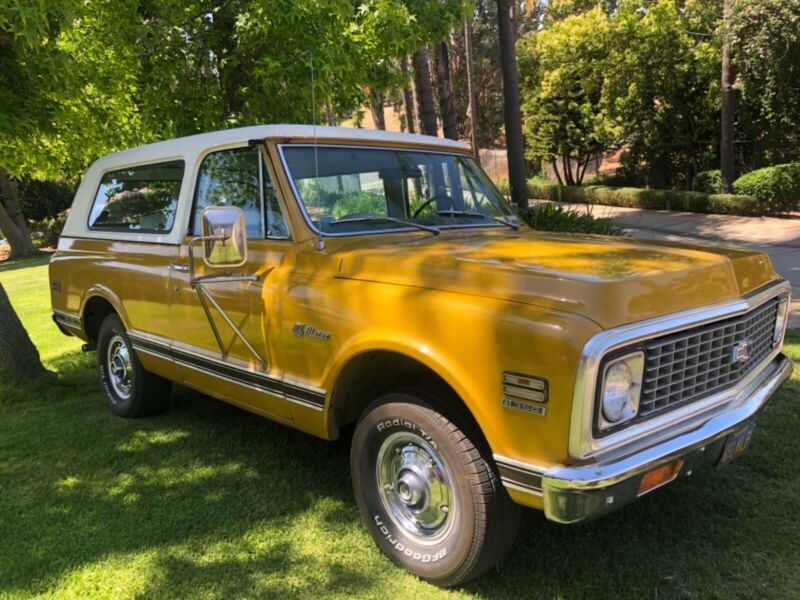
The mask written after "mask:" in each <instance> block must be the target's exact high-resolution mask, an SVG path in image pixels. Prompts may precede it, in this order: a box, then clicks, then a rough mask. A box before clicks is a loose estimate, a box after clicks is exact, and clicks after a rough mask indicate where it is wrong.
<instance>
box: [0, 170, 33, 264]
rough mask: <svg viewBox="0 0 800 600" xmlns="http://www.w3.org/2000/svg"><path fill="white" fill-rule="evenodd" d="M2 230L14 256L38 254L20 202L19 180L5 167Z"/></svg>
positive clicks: (0, 188) (0, 185) (0, 192)
mask: <svg viewBox="0 0 800 600" xmlns="http://www.w3.org/2000/svg"><path fill="white" fill-rule="evenodd" d="M0 231H2V232H3V235H5V237H6V239H7V240H8V244H9V246H11V256H12V257H15V258H16V257H20V256H34V255H36V254H38V250H36V246H34V245H33V242H32V241H31V234H30V232H29V231H28V225H27V223H26V222H25V215H23V214H22V208H21V207H20V204H19V195H18V193H17V182H16V181H14V180H13V179H11V177H10V176H9V174H8V172H7V171H6V170H5V169H4V168H3V167H0Z"/></svg>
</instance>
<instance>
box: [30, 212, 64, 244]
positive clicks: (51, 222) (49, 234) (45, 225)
mask: <svg viewBox="0 0 800 600" xmlns="http://www.w3.org/2000/svg"><path fill="white" fill-rule="evenodd" d="M67 215H69V210H64V211H61V212H60V213H58V214H57V215H56V216H55V217H51V218H46V219H42V220H41V221H38V222H32V223H31V231H33V232H35V233H38V234H40V237H39V238H38V239H37V240H36V243H37V244H38V245H39V246H40V247H41V248H55V247H56V246H58V238H59V237H61V232H62V231H63V230H64V224H65V223H66V222H67Z"/></svg>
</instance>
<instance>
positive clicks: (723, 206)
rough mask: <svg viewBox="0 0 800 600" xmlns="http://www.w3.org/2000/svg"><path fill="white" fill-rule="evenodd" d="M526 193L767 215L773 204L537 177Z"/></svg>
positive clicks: (572, 199) (544, 197)
mask: <svg viewBox="0 0 800 600" xmlns="http://www.w3.org/2000/svg"><path fill="white" fill-rule="evenodd" d="M528 196H529V197H530V198H536V199H540V200H553V201H556V202H570V203H583V204H587V203H589V204H604V205H607V206H625V207H630V208H647V209H653V210H677V211H686V212H700V213H719V214H728V215H746V216H750V215H766V214H771V213H772V212H774V211H772V210H771V208H772V205H770V204H764V203H761V202H759V201H758V200H756V198H754V197H752V196H744V195H735V194H706V193H703V192H680V191H674V190H649V189H643V188H624V187H623V188H617V187H609V186H604V185H589V186H560V185H558V184H555V183H551V182H546V181H543V180H539V179H532V180H530V181H529V182H528Z"/></svg>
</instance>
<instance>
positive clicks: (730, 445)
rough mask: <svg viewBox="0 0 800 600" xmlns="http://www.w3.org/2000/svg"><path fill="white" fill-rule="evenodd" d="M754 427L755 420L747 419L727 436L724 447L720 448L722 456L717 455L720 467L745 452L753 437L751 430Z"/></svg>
mask: <svg viewBox="0 0 800 600" xmlns="http://www.w3.org/2000/svg"><path fill="white" fill-rule="evenodd" d="M755 427H756V422H755V420H752V421H749V422H748V423H746V424H744V425H742V426H741V427H739V429H737V430H736V431H734V432H733V433H731V434H730V435H729V436H728V439H727V440H725V448H723V450H722V456H720V457H719V463H718V464H719V466H720V467H722V466H724V465H727V464H728V463H730V462H732V461H733V460H735V459H736V458H738V457H739V456H741V455H742V454H744V453H745V452H747V449H748V448H749V447H750V440H752V439H753V430H754V429H755Z"/></svg>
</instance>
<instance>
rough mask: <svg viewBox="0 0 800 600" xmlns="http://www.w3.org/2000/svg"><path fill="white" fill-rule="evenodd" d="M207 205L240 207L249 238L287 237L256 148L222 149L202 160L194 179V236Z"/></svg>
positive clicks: (198, 230)
mask: <svg viewBox="0 0 800 600" xmlns="http://www.w3.org/2000/svg"><path fill="white" fill-rule="evenodd" d="M261 181H263V182H264V183H263V185H261V184H260V182H261ZM264 200H266V202H264ZM208 206H238V207H239V208H241V209H242V210H243V211H244V214H245V219H246V221H247V237H248V238H250V239H264V237H265V232H266V233H268V235H269V237H288V236H289V234H288V228H287V227H286V221H285V220H284V219H283V214H282V213H281V210H280V206H279V204H278V199H277V197H276V196H275V192H274V189H273V187H272V182H271V181H269V175H268V174H267V172H266V169H265V168H264V165H263V161H262V160H261V153H260V152H259V151H258V150H257V149H255V148H235V149H233V150H221V151H219V152H214V153H212V154H209V155H208V156H206V157H205V159H204V160H203V163H202V164H201V165H200V173H199V174H198V177H197V189H196V191H195V212H194V217H193V221H192V223H193V225H192V233H193V235H200V213H201V212H202V211H203V209H204V208H206V207H208ZM265 223H266V226H265Z"/></svg>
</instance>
